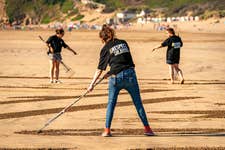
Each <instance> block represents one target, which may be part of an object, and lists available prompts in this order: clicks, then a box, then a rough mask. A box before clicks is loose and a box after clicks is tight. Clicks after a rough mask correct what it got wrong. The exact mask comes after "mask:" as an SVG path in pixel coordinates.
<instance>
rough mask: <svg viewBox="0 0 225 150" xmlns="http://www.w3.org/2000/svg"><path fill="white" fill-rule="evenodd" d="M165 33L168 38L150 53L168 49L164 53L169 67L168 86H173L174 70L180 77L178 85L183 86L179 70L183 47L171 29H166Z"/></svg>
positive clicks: (181, 74)
mask: <svg viewBox="0 0 225 150" xmlns="http://www.w3.org/2000/svg"><path fill="white" fill-rule="evenodd" d="M166 33H167V35H168V38H167V39H166V40H165V41H164V42H163V43H162V44H160V45H157V46H155V47H154V48H153V50H152V51H155V50H156V49H158V48H162V47H165V46H167V47H168V48H167V53H166V63H167V64H168V66H169V75H170V84H173V83H174V80H175V79H174V78H175V77H174V70H175V71H176V72H177V73H178V75H179V77H180V84H184V78H183V73H182V70H181V69H180V68H179V61H180V48H181V47H182V46H183V42H182V40H181V38H180V37H179V36H176V35H175V31H174V29H173V28H167V29H166Z"/></svg>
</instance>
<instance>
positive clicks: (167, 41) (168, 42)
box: [161, 38, 170, 47]
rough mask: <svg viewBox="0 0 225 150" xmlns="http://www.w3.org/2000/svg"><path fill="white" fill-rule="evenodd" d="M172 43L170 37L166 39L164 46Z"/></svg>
mask: <svg viewBox="0 0 225 150" xmlns="http://www.w3.org/2000/svg"><path fill="white" fill-rule="evenodd" d="M169 44H170V38H168V39H166V40H165V41H164V42H162V44H161V45H162V46H163V47H165V46H169Z"/></svg>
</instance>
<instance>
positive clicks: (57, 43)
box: [46, 35, 68, 53]
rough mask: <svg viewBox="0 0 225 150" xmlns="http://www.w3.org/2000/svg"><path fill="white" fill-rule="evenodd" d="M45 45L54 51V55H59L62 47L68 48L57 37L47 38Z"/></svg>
mask: <svg viewBox="0 0 225 150" xmlns="http://www.w3.org/2000/svg"><path fill="white" fill-rule="evenodd" d="M46 43H47V44H50V45H51V47H52V48H53V50H54V53H60V52H61V51H62V47H64V48H66V47H68V45H67V44H66V43H65V42H64V41H63V39H61V38H59V37H57V36H56V35H53V36H51V37H49V39H48V40H47V41H46Z"/></svg>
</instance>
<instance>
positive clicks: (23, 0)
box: [6, 0, 78, 24]
mask: <svg viewBox="0 0 225 150" xmlns="http://www.w3.org/2000/svg"><path fill="white" fill-rule="evenodd" d="M73 7H74V5H73V0H6V13H7V15H8V17H9V21H10V23H12V22H17V23H18V24H20V23H21V22H22V21H23V19H24V18H25V17H27V16H28V17H30V18H32V19H34V20H36V22H41V23H49V22H50V21H52V20H53V19H54V18H56V16H57V18H58V16H59V15H62V13H68V12H69V11H70V12H73V13H78V12H77V11H78V10H75V11H73V9H74V8H73Z"/></svg>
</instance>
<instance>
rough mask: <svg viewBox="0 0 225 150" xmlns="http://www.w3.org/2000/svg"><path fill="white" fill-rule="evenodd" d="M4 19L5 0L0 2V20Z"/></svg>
mask: <svg viewBox="0 0 225 150" xmlns="http://www.w3.org/2000/svg"><path fill="white" fill-rule="evenodd" d="M4 17H6V12H5V0H0V20H2V19H3V18H4Z"/></svg>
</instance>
